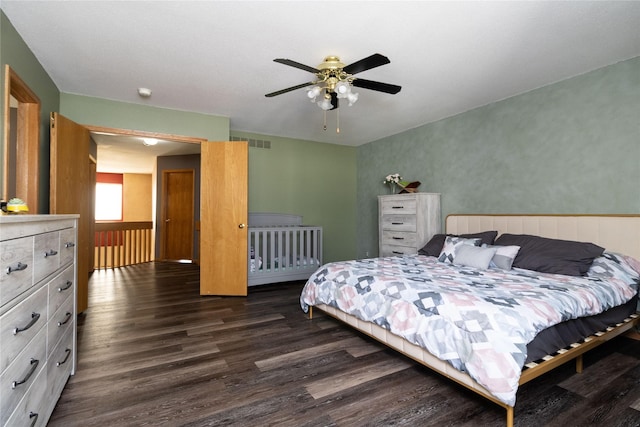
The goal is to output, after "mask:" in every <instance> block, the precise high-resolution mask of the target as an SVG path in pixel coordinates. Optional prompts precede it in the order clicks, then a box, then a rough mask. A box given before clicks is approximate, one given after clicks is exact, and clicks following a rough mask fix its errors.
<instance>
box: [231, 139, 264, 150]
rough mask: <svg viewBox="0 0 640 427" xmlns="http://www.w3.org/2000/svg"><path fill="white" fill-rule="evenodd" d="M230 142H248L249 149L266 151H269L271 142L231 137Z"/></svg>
mask: <svg viewBox="0 0 640 427" xmlns="http://www.w3.org/2000/svg"><path fill="white" fill-rule="evenodd" d="M231 140H232V141H248V142H249V147H254V148H266V149H267V150H269V149H271V141H267V140H264V139H250V138H241V137H239V136H232V137H231Z"/></svg>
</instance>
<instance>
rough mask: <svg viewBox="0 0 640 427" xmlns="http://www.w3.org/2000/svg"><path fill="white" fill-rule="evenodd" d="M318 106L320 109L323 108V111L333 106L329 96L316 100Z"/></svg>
mask: <svg viewBox="0 0 640 427" xmlns="http://www.w3.org/2000/svg"><path fill="white" fill-rule="evenodd" d="M318 107H320V108H321V109H323V110H324V111H328V110H330V109H332V108H333V105H331V97H330V96H329V97H326V96H325V97H324V98H322V101H318Z"/></svg>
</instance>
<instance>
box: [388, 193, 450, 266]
mask: <svg viewBox="0 0 640 427" xmlns="http://www.w3.org/2000/svg"><path fill="white" fill-rule="evenodd" d="M440 222H441V221H440V194H438V193H408V194H392V195H388V196H378V239H379V256H381V257H383V256H393V255H408V254H415V253H418V250H419V249H420V248H422V247H423V246H424V245H425V244H426V243H427V242H428V241H429V240H430V239H431V238H432V237H433V235H434V234H438V233H440V230H441V224H440Z"/></svg>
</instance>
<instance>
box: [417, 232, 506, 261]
mask: <svg viewBox="0 0 640 427" xmlns="http://www.w3.org/2000/svg"><path fill="white" fill-rule="evenodd" d="M497 235H498V232H497V231H482V232H480V233H472V234H459V235H457V234H436V235H434V236H433V237H432V238H431V240H429V241H428V242H427V244H426V245H424V246H423V247H422V248H421V249H420V250H419V251H418V253H419V254H420V255H426V256H434V257H438V256H440V252H442V247H443V246H444V241H445V239H446V238H447V236H452V237H464V238H465V239H480V244H481V245H482V244H485V245H493V241H494V240H495V238H496V236H497Z"/></svg>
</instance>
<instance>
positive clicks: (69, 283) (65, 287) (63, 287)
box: [58, 280, 73, 292]
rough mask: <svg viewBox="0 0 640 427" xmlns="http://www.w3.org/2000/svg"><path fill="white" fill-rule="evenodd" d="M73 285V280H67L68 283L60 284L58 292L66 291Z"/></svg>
mask: <svg viewBox="0 0 640 427" xmlns="http://www.w3.org/2000/svg"><path fill="white" fill-rule="evenodd" d="M71 286H73V282H72V281H71V280H67V283H65V284H64V286H60V287H59V288H58V292H63V291H66V290H67V289H69V288H70V287H71Z"/></svg>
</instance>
